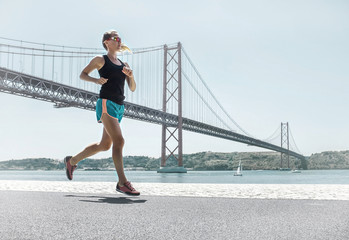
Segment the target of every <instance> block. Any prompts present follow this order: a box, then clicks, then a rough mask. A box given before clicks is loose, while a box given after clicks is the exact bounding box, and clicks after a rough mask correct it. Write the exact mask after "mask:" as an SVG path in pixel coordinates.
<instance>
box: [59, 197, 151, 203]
mask: <svg viewBox="0 0 349 240" xmlns="http://www.w3.org/2000/svg"><path fill="white" fill-rule="evenodd" d="M65 197H76V198H86V199H79V201H81V202H91V203H111V204H134V203H145V202H146V201H147V200H142V199H137V200H134V199H130V198H127V197H101V196H80V195H65Z"/></svg>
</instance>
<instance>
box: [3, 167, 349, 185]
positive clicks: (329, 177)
mask: <svg viewBox="0 0 349 240" xmlns="http://www.w3.org/2000/svg"><path fill="white" fill-rule="evenodd" d="M125 173H126V176H127V178H128V179H129V180H130V181H133V182H147V183H152V182H156V183H219V184H349V170H302V172H301V173H292V172H290V171H269V170H263V171H244V172H243V176H241V177H237V176H234V171H188V173H157V172H156V171H126V172H125ZM0 180H37V181H68V180H67V178H66V175H65V171H0ZM73 181H81V182H116V181H117V175H116V172H115V171H75V172H74V180H73Z"/></svg>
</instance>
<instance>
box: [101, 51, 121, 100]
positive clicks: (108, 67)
mask: <svg viewBox="0 0 349 240" xmlns="http://www.w3.org/2000/svg"><path fill="white" fill-rule="evenodd" d="M103 58H104V62H105V63H104V65H103V67H102V68H101V69H99V70H98V73H99V76H100V77H103V78H106V79H108V81H107V82H106V83H105V84H103V85H102V87H101V90H100V92H99V97H100V98H105V99H108V100H111V101H113V102H115V103H117V104H119V105H124V99H125V96H124V87H125V78H126V75H125V74H124V73H123V72H122V69H123V67H124V66H125V64H124V63H123V62H121V60H120V59H119V61H120V62H121V65H120V66H119V65H116V64H114V63H113V62H112V61H111V60H110V59H109V57H108V56H107V55H103Z"/></svg>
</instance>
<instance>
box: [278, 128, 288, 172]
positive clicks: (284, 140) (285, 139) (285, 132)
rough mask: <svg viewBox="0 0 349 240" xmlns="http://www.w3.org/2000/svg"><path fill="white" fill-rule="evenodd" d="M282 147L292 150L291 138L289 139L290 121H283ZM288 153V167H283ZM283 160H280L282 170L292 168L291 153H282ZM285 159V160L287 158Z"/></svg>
mask: <svg viewBox="0 0 349 240" xmlns="http://www.w3.org/2000/svg"><path fill="white" fill-rule="evenodd" d="M281 147H282V148H286V147H287V150H290V139H289V129H288V122H287V123H281ZM285 155H286V157H287V158H286V159H287V168H284V167H283V160H284V157H285ZM280 157H281V160H280V170H290V155H289V154H285V153H281V156H280ZM286 159H285V160H286Z"/></svg>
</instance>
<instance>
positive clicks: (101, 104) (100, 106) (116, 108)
mask: <svg viewBox="0 0 349 240" xmlns="http://www.w3.org/2000/svg"><path fill="white" fill-rule="evenodd" d="M124 112H125V106H124V105H119V104H116V103H115V102H113V101H110V100H108V99H104V98H98V100H97V103H96V116H97V121H98V122H99V123H101V122H102V121H101V117H102V114H103V113H106V114H108V115H109V116H110V117H112V118H115V119H117V120H118V121H119V123H120V122H121V119H122V117H123V116H124Z"/></svg>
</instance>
